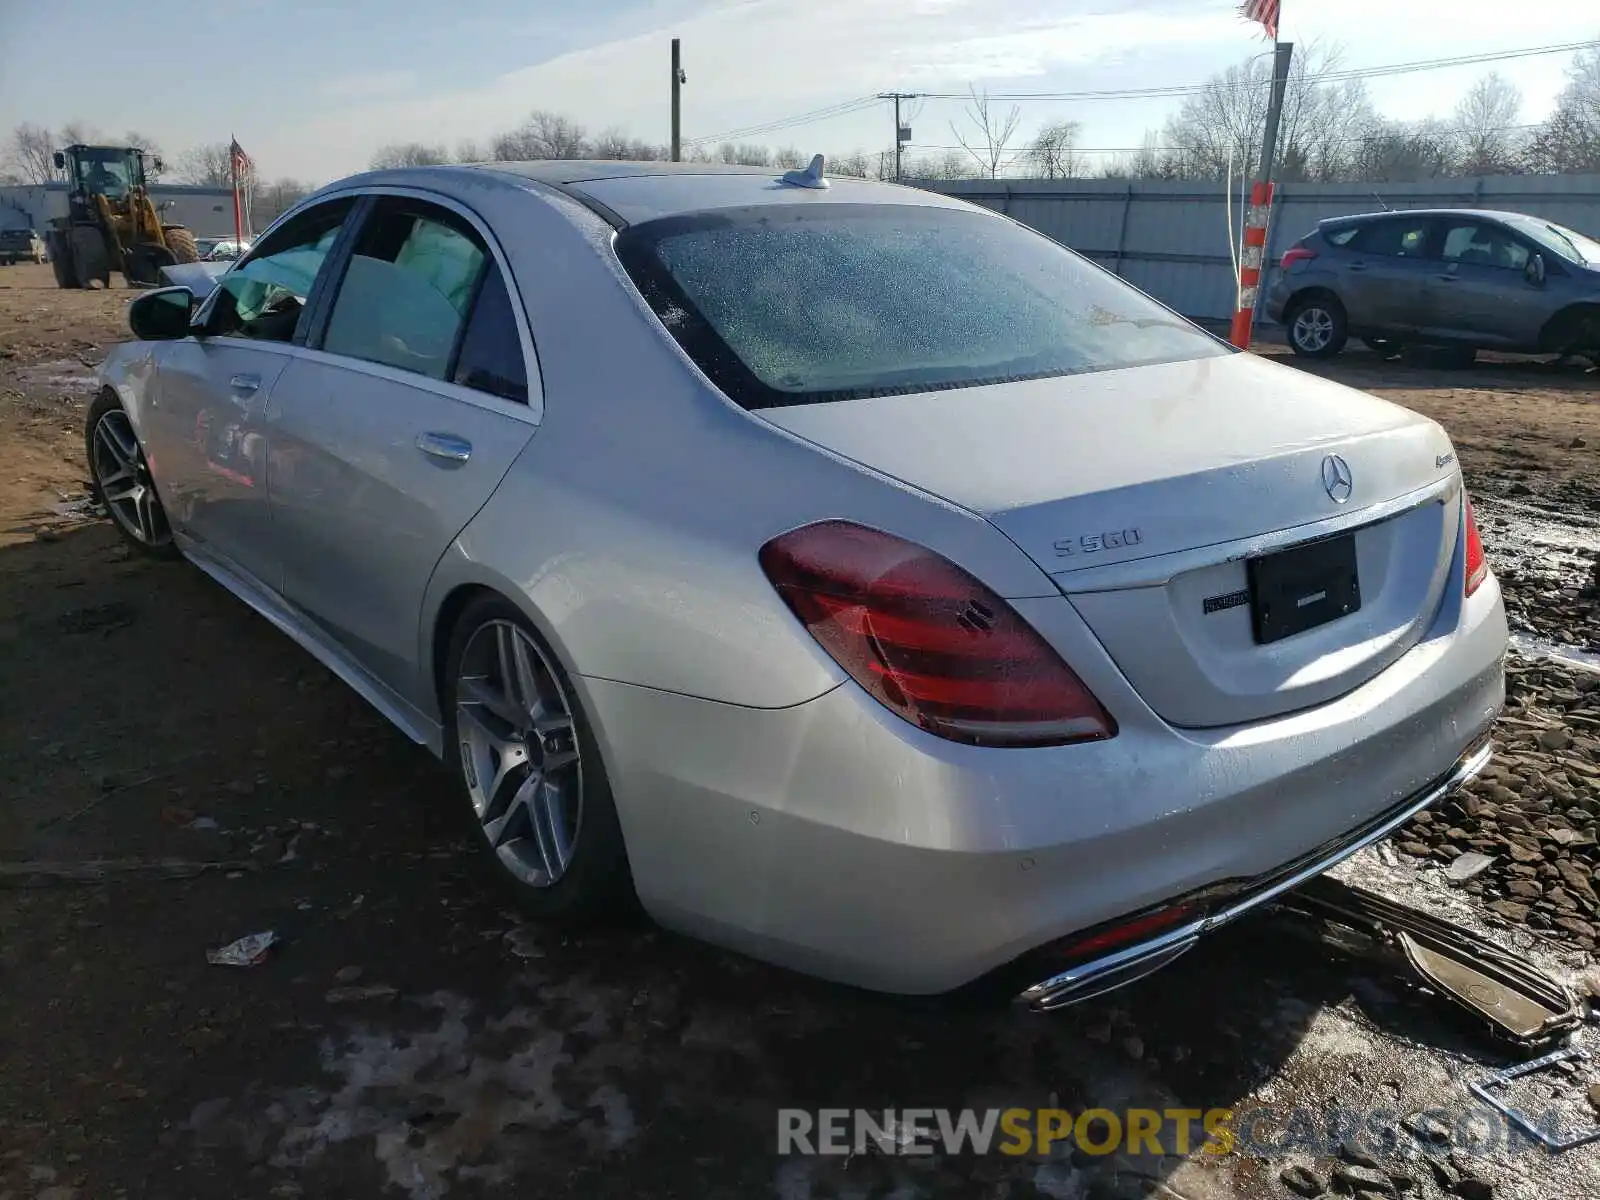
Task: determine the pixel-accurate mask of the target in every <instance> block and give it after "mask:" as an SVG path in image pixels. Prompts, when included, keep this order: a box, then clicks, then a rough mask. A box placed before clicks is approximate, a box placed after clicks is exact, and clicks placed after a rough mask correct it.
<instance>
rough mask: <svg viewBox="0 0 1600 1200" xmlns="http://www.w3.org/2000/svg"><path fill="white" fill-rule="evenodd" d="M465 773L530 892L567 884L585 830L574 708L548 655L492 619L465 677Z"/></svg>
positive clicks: (486, 821) (482, 820)
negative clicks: (583, 827)
mask: <svg viewBox="0 0 1600 1200" xmlns="http://www.w3.org/2000/svg"><path fill="white" fill-rule="evenodd" d="M455 695H456V738H457V741H458V743H459V745H460V750H461V772H462V775H463V776H464V778H465V782H466V785H467V793H468V795H469V796H470V797H471V799H472V809H473V812H474V813H475V814H476V815H477V818H478V822H479V824H480V825H481V826H482V827H483V835H484V837H485V838H486V839H487V840H488V842H489V845H490V846H491V847H492V848H493V849H494V852H495V855H496V856H497V857H498V858H499V859H500V861H501V863H502V864H503V865H504V866H505V868H506V869H507V870H508V871H510V872H511V874H512V875H513V876H515V877H516V878H517V880H519V881H520V882H522V883H524V884H527V885H528V886H530V887H537V888H547V887H550V886H551V885H552V884H555V883H557V882H559V881H560V880H561V878H562V876H564V875H565V874H566V873H567V868H568V867H569V866H570V865H571V863H572V856H573V852H574V850H575V849H576V848H577V844H578V836H579V834H580V832H581V830H582V825H583V762H582V758H581V756H580V754H579V751H578V739H577V730H576V727H575V726H574V723H573V709H572V705H571V703H570V702H569V700H568V698H567V695H566V692H565V691H564V690H563V688H562V685H561V683H560V681H559V680H558V679H557V677H556V674H555V672H554V671H553V670H551V667H550V663H549V661H548V660H547V659H546V658H545V655H544V652H543V651H542V650H540V648H539V647H538V646H537V645H536V644H535V643H534V641H533V639H532V638H531V637H530V636H529V635H528V633H527V631H526V630H524V629H522V628H520V627H519V626H517V625H516V624H515V623H513V622H511V621H504V620H493V621H486V622H485V623H484V624H483V625H481V626H479V628H478V629H477V630H476V631H475V632H474V633H473V635H472V637H471V638H470V639H469V640H468V642H467V645H466V647H465V649H464V650H463V651H462V655H461V665H460V668H459V671H458V674H457V677H456V693H455Z"/></svg>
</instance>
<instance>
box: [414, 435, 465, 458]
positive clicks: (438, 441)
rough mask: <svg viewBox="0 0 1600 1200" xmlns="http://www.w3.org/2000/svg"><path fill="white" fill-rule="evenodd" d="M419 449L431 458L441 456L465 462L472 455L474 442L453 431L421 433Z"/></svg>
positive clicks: (418, 443) (418, 437) (418, 438)
mask: <svg viewBox="0 0 1600 1200" xmlns="http://www.w3.org/2000/svg"><path fill="white" fill-rule="evenodd" d="M417 449H418V450H421V451H422V452H423V453H424V454H426V455H427V456H428V457H429V458H440V459H443V460H444V461H446V462H456V463H464V462H466V461H467V459H469V458H471V457H472V443H471V442H469V441H467V439H466V438H459V437H456V435H455V434H453V433H419V434H417Z"/></svg>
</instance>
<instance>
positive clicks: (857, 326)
mask: <svg viewBox="0 0 1600 1200" xmlns="http://www.w3.org/2000/svg"><path fill="white" fill-rule="evenodd" d="M617 253H618V255H619V256H620V257H621V259H622V262H623V264H624V266H625V267H626V268H627V270H628V272H629V274H630V276H631V277H632V279H633V280H634V282H635V284H636V285H637V286H638V287H639V290H640V292H641V294H642V295H643V296H644V297H645V299H646V300H647V302H648V303H649V304H650V305H651V307H652V308H653V309H654V310H655V313H656V315H657V317H659V319H660V320H661V322H662V324H663V325H664V326H665V327H666V329H667V330H668V331H669V332H670V333H671V334H672V335H673V337H674V338H676V339H677V340H678V342H679V344H680V345H682V346H683V348H684V349H685V351H686V352H687V353H688V354H689V355H690V357H692V358H693V359H695V361H696V362H697V363H698V364H699V365H700V366H701V368H702V369H703V370H704V371H706V373H707V374H708V375H709V376H710V377H711V379H712V380H713V381H714V382H715V383H716V384H717V386H718V387H720V388H721V389H722V390H723V391H724V392H726V393H727V394H728V395H729V396H730V397H731V398H732V399H733V400H734V401H735V402H737V403H739V404H742V405H744V406H745V407H748V408H762V407H771V406H777V405H786V404H804V403H815V402H819V401H830V400H846V399H852V398H856V397H863V396H873V395H887V394H893V393H903V392H919V391H932V390H937V389H945V388H959V387H976V386H980V385H983V384H992V383H1005V382H1009V381H1012V380H1018V379H1036V378H1043V377H1047V376H1057V375H1071V374H1077V373H1081V372H1088V371H1105V370H1112V369H1115V368H1119V367H1131V366H1136V365H1140V364H1145V363H1158V362H1176V361H1182V360H1188V359H1196V358H1205V357H1210V356H1213V355H1221V354H1227V353H1231V350H1230V349H1229V348H1228V347H1227V346H1225V345H1223V344H1222V343H1220V342H1219V341H1218V340H1216V339H1214V338H1212V337H1210V336H1208V335H1207V334H1205V333H1203V332H1201V331H1200V330H1199V329H1197V328H1195V327H1194V326H1193V325H1191V324H1189V323H1188V322H1187V321H1185V320H1184V319H1183V318H1181V317H1179V316H1177V315H1176V314H1175V313H1173V312H1171V311H1169V310H1168V309H1165V308H1163V307H1161V305H1159V304H1157V303H1156V302H1155V301H1153V300H1150V299H1149V298H1147V297H1145V296H1144V295H1142V294H1141V293H1139V292H1137V291H1135V290H1134V289H1133V288H1131V287H1129V286H1128V285H1126V284H1124V283H1123V282H1122V281H1121V280H1119V279H1117V278H1116V277H1115V276H1113V275H1111V274H1110V273H1109V272H1106V271H1103V270H1101V269H1100V268H1098V267H1096V266H1094V265H1092V264H1090V263H1088V262H1086V261H1085V260H1083V259H1081V258H1079V257H1078V256H1077V255H1075V254H1073V253H1072V252H1071V251H1069V250H1067V249H1065V248H1064V247H1062V246H1060V245H1058V244H1057V243H1055V242H1052V241H1050V240H1049V239H1048V238H1046V237H1044V236H1043V235H1041V234H1038V233H1035V232H1034V231H1033V230H1030V229H1027V228H1025V227H1024V226H1021V225H1018V224H1016V223H1014V222H1012V221H1008V220H1006V219H1005V218H1003V217H1000V216H996V215H994V214H990V213H981V212H973V211H968V210H965V209H948V208H938V207H933V206H917V205H856V204H804V205H801V204H792V205H790V204H785V205H765V206H759V207H752V208H749V209H734V210H719V211H717V212H714V213H700V214H691V215H687V216H680V217H670V218H665V219H662V220H657V221H650V222H646V223H644V224H641V225H636V226H633V227H631V228H629V229H628V230H626V231H624V232H623V233H622V234H620V235H619V236H618V239H617Z"/></svg>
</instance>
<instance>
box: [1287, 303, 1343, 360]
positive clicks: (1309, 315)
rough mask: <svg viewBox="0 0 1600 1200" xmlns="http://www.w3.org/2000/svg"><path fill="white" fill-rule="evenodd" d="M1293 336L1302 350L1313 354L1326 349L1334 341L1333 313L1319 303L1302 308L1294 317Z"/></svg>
mask: <svg viewBox="0 0 1600 1200" xmlns="http://www.w3.org/2000/svg"><path fill="white" fill-rule="evenodd" d="M1292 336H1293V337H1294V342H1295V345H1297V346H1299V347H1300V349H1302V350H1305V351H1308V352H1310V353H1312V354H1315V353H1317V352H1319V351H1322V350H1326V349H1327V348H1328V343H1329V342H1331V341H1333V314H1332V313H1330V312H1329V311H1328V310H1327V309H1325V308H1321V307H1319V306H1317V305H1312V306H1311V307H1309V308H1303V309H1301V310H1300V312H1299V314H1298V315H1297V316H1296V317H1295V319H1294V326H1293V330H1292Z"/></svg>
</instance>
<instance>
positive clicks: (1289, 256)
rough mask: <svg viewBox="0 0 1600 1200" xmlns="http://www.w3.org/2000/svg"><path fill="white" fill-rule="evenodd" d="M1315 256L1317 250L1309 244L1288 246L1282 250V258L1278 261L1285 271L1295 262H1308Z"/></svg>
mask: <svg viewBox="0 0 1600 1200" xmlns="http://www.w3.org/2000/svg"><path fill="white" fill-rule="evenodd" d="M1316 256H1317V252H1316V251H1315V250H1313V249H1312V248H1311V247H1310V246H1290V247H1289V249H1288V250H1286V251H1285V252H1284V255H1283V258H1282V260H1281V261H1280V262H1279V263H1278V265H1279V266H1280V267H1282V268H1283V269H1284V270H1285V271H1287V270H1288V269H1289V268H1290V267H1292V266H1294V264H1295V263H1297V262H1310V261H1311V260H1312V259H1313V258H1315V257H1316Z"/></svg>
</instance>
